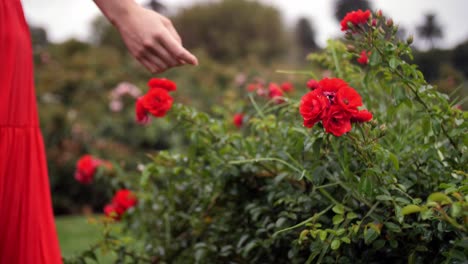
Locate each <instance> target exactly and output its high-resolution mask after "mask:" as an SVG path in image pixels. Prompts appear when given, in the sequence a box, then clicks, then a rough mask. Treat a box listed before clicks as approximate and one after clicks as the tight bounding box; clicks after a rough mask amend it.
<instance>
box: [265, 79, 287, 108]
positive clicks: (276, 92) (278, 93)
mask: <svg viewBox="0 0 468 264" xmlns="http://www.w3.org/2000/svg"><path fill="white" fill-rule="evenodd" d="M268 91H269V92H268V97H270V99H273V100H274V101H275V102H276V103H277V104H280V103H283V102H284V100H283V99H282V98H281V97H283V94H284V93H283V90H281V88H280V86H279V85H278V84H276V83H270V85H269V86H268Z"/></svg>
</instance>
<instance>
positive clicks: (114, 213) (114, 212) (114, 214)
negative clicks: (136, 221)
mask: <svg viewBox="0 0 468 264" xmlns="http://www.w3.org/2000/svg"><path fill="white" fill-rule="evenodd" d="M124 213H125V210H123V208H121V207H119V206H116V205H115V204H108V205H106V206H105V207H104V214H105V215H106V216H107V217H110V218H113V219H115V220H120V218H121V217H122V215H123V214H124Z"/></svg>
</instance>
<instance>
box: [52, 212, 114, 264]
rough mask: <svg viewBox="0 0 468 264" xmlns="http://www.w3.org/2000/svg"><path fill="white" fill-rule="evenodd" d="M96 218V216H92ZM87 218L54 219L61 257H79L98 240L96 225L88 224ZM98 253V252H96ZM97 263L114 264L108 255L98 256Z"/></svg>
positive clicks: (98, 232) (64, 217) (67, 217)
mask: <svg viewBox="0 0 468 264" xmlns="http://www.w3.org/2000/svg"><path fill="white" fill-rule="evenodd" d="M94 217H98V216H94ZM91 218H93V217H89V216H63V217H57V218H55V224H56V225H57V232H58V237H59V241H60V249H61V250H62V256H63V257H65V258H70V257H73V256H76V255H79V254H80V253H82V252H83V251H85V250H87V249H89V248H90V246H91V245H93V244H95V243H96V242H97V241H99V239H100V235H101V232H100V229H99V226H98V225H95V224H91V223H89V219H91ZM98 253H99V252H98ZM98 259H99V263H114V261H113V260H114V257H113V256H112V255H110V254H107V255H104V256H103V255H102V254H98Z"/></svg>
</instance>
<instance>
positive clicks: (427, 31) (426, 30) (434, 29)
mask: <svg viewBox="0 0 468 264" xmlns="http://www.w3.org/2000/svg"><path fill="white" fill-rule="evenodd" d="M417 30H418V34H419V36H420V37H421V38H423V39H426V40H427V41H428V42H429V45H430V48H431V49H434V44H435V43H434V42H435V40H436V39H440V38H442V36H443V34H442V28H441V26H440V25H439V24H438V23H437V21H436V15H435V14H434V13H429V14H426V16H425V21H424V24H422V25H420V26H419V27H418V28H417Z"/></svg>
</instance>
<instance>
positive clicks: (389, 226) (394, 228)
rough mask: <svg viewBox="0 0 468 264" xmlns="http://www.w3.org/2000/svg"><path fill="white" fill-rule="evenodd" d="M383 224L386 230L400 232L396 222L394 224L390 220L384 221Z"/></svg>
mask: <svg viewBox="0 0 468 264" xmlns="http://www.w3.org/2000/svg"><path fill="white" fill-rule="evenodd" d="M384 225H385V227H386V228H387V229H388V230H390V231H392V232H395V233H400V232H401V228H400V226H399V225H397V224H394V223H392V222H385V224H384Z"/></svg>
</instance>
